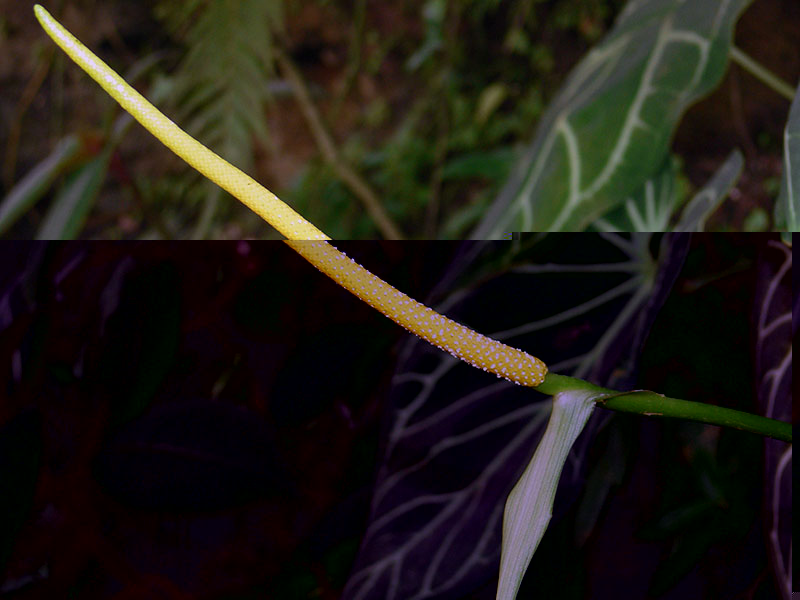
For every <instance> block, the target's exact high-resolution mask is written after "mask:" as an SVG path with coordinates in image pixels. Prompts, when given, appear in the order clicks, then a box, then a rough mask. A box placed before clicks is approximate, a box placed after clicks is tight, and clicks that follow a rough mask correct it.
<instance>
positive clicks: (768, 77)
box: [731, 46, 794, 102]
mask: <svg viewBox="0 0 800 600" xmlns="http://www.w3.org/2000/svg"><path fill="white" fill-rule="evenodd" d="M731 60H733V62H735V63H736V64H737V65H739V66H740V67H742V68H743V69H744V70H745V71H747V72H748V73H750V74H751V75H753V76H754V77H755V78H756V79H758V80H759V81H761V83H763V84H764V85H766V86H767V87H769V88H771V89H772V90H774V91H776V92H777V93H779V94H780V95H781V96H783V97H784V98H788V99H789V102H791V101H792V100H794V89H793V88H792V86H791V85H789V84H788V83H786V82H785V81H784V80H783V79H781V78H780V77H778V76H777V75H775V74H774V73H773V72H772V71H770V70H769V69H767V68H766V67H765V66H763V65H761V64H759V63H757V62H756V61H754V60H753V59H752V58H750V57H749V56H748V55H747V54H745V53H744V52H742V51H741V50H740V49H739V48H737V47H736V46H731Z"/></svg>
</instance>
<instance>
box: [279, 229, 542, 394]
mask: <svg viewBox="0 0 800 600" xmlns="http://www.w3.org/2000/svg"><path fill="white" fill-rule="evenodd" d="M286 243H287V244H289V246H291V247H292V248H293V249H294V250H295V251H296V252H298V253H299V254H300V255H301V256H303V257H304V258H305V259H306V260H308V261H309V262H310V263H311V264H313V265H314V266H315V267H317V268H318V269H319V270H320V271H322V272H323V273H325V274H326V275H327V276H328V277H330V278H331V279H333V280H334V281H335V282H336V283H338V284H339V285H341V286H342V287H344V288H346V289H347V290H349V291H350V292H352V293H353V294H355V295H356V296H358V297H359V298H360V299H361V300H363V301H364V302H366V303H367V304H369V305H370V306H372V307H373V308H376V309H378V310H379V311H381V312H382V313H383V314H385V315H386V316H387V317H389V318H390V319H392V320H393V321H394V322H396V323H398V324H399V325H402V326H403V327H405V328H406V329H407V330H409V331H410V332H412V333H414V334H416V335H418V336H419V337H421V338H422V339H424V340H426V341H428V342H430V343H431V344H434V345H436V346H438V347H439V348H441V349H442V350H446V351H447V352H449V353H450V354H452V355H453V356H456V357H458V358H460V359H461V360H464V361H466V362H468V363H469V364H471V365H473V366H474V367H478V368H479V369H483V370H484V371H489V372H491V373H495V374H496V375H497V376H498V377H504V378H506V379H508V380H509V381H513V382H514V383H518V384H520V385H526V386H537V385H539V384H540V383H542V381H544V376H545V374H546V373H547V367H546V366H545V364H544V363H543V362H542V361H541V360H539V359H538V358H535V357H533V356H531V355H530V354H527V353H526V352H523V351H522V350H517V349H516V348H511V347H510V346H506V345H505V344H503V343H501V342H498V341H497V340H493V339H492V338H489V337H486V336H485V335H481V334H480V333H477V332H475V331H473V330H472V329H470V328H469V327H464V326H463V325H460V324H458V323H456V322H455V321H453V320H451V319H448V318H447V317H445V316H443V315H440V314H439V313H437V312H436V311H435V310H433V309H431V308H428V307H427V306H425V305H424V304H422V303H420V302H417V301H416V300H414V299H413V298H410V297H408V296H407V295H406V294H404V293H403V292H401V291H399V290H397V289H396V288H394V287H392V286H391V285H389V284H388V283H386V282H385V281H383V280H381V279H380V278H379V277H377V276H375V275H373V274H372V273H370V272H369V271H368V270H367V269H365V268H364V267H362V266H361V265H359V264H358V263H356V262H355V261H354V260H352V259H351V258H348V257H347V256H346V255H345V254H343V253H342V252H340V251H339V250H337V249H336V248H334V247H333V246H331V245H330V244H328V243H327V242H315V241H287V242H286Z"/></svg>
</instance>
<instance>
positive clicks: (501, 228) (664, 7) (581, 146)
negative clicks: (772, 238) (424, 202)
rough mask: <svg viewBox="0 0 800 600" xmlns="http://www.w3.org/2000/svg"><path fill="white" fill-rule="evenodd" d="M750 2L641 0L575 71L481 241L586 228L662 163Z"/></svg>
mask: <svg viewBox="0 0 800 600" xmlns="http://www.w3.org/2000/svg"><path fill="white" fill-rule="evenodd" d="M748 4H749V0H725V1H720V0H691V1H686V0H648V1H637V0H632V1H631V2H629V3H628V4H627V6H626V7H625V10H624V11H623V12H622V14H621V15H620V16H619V18H618V19H617V21H616V23H615V25H614V28H613V29H612V30H611V32H609V34H608V35H607V36H606V37H605V39H604V40H603V41H602V42H601V43H600V44H599V45H598V46H597V47H595V48H594V49H593V50H592V51H591V52H590V53H589V54H588V55H587V56H586V57H585V58H584V59H583V60H581V62H580V63H579V64H578V66H577V67H576V68H575V69H573V71H572V72H571V74H570V75H569V77H568V78H567V81H566V83H565V85H564V86H563V87H562V89H561V90H560V92H559V93H558V95H557V96H556V98H555V99H554V101H553V102H552V104H551V105H550V108H549V109H548V110H547V112H546V113H545V115H544V116H543V118H542V121H541V123H540V125H539V128H538V130H537V133H536V137H535V138H534V141H533V143H532V145H531V146H530V148H529V150H528V151H527V152H526V153H525V155H524V156H523V157H522V160H521V162H520V163H519V164H518V165H517V167H516V169H515V170H514V172H513V173H512V175H511V178H510V179H509V181H508V183H507V184H506V186H505V188H504V189H503V191H502V192H501V193H500V195H499V196H498V198H497V199H496V201H495V203H494V204H493V206H492V208H491V209H490V210H489V211H488V212H487V214H486V216H485V218H484V220H483V221H482V223H481V224H480V225H479V226H478V228H477V229H476V230H475V231H474V232H473V237H475V238H479V239H485V238H498V237H501V236H502V235H503V233H504V232H508V231H570V230H582V229H584V228H586V227H587V226H588V225H589V224H591V223H592V222H593V221H594V220H595V219H597V218H598V217H600V216H601V215H603V214H604V213H606V212H608V211H609V210H611V209H612V208H614V207H615V206H618V205H620V204H622V203H623V202H624V201H625V199H626V198H627V197H628V196H629V195H630V194H632V193H635V192H636V190H637V189H639V188H640V187H641V186H642V185H643V184H644V182H645V181H647V180H648V179H650V178H651V177H653V176H654V175H655V174H656V173H657V171H658V169H659V168H660V167H661V165H662V163H663V161H664V159H665V158H666V156H667V153H668V150H669V143H670V139H671V137H672V135H673V133H674V131H675V129H676V128H677V125H678V123H679V122H680V118H681V115H682V114H683V112H684V111H685V110H686V109H687V108H688V106H689V105H690V104H692V103H693V102H694V101H695V100H697V99H698V98H699V97H701V96H703V95H705V94H707V93H708V92H710V91H711V90H712V89H714V88H715V87H716V86H717V84H718V83H719V81H720V79H721V78H722V75H723V74H724V71H725V67H726V65H727V61H728V51H729V48H730V44H731V38H732V32H733V27H734V24H735V23H736V20H737V18H738V16H739V14H740V13H741V12H742V11H743V10H744V8H745V7H746V6H747V5H748Z"/></svg>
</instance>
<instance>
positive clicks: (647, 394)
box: [536, 373, 792, 443]
mask: <svg viewBox="0 0 800 600" xmlns="http://www.w3.org/2000/svg"><path fill="white" fill-rule="evenodd" d="M536 390H537V391H539V392H542V393H543V394H548V395H555V394H556V393H558V392H561V391H565V390H586V391H593V392H598V393H601V394H603V395H602V396H601V397H599V398H598V399H597V406H599V407H602V408H608V409H610V410H617V411H620V412H626V413H634V414H638V415H644V416H647V417H671V418H677V419H686V420H688V421H697V422H699V423H708V424H709V425H718V426H720V427H731V428H733V429H739V430H741V431H749V432H751V433H757V434H759V435H763V436H767V437H771V438H774V439H776V440H781V441H784V442H789V443H791V442H792V425H791V423H786V422H784V421H778V420H777V419H770V418H768V417H762V416H760V415H754V414H751V413H747V412H743V411H740V410H734V409H732V408H725V407H722V406H715V405H713V404H706V403H704V402H691V401H689V400H680V399H678V398H669V397H667V396H662V395H661V394H657V393H655V392H651V391H647V390H635V391H631V392H618V391H615V390H609V389H606V388H603V387H600V386H597V385H594V384H592V383H589V382H588V381H584V380H582V379H576V378H574V377H567V376H565V375H557V374H555V373H548V374H547V376H546V377H545V380H544V382H543V383H542V384H541V385H539V386H538V387H537V388H536Z"/></svg>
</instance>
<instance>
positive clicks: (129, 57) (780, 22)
mask: <svg viewBox="0 0 800 600" xmlns="http://www.w3.org/2000/svg"><path fill="white" fill-rule="evenodd" d="M32 4H33V2H32V1H28V0H26V1H24V2H19V1H18V0H17V1H12V0H0V6H3V5H9V10H3V11H0V12H1V13H2V14H3V15H4V16H3V17H2V18H0V39H2V40H3V44H4V46H6V47H7V48H8V52H7V53H6V56H5V58H4V59H0V60H4V61H6V63H7V64H5V65H0V78H2V81H4V85H3V92H2V111H3V114H4V118H3V124H2V127H1V128H0V145H1V146H2V149H3V152H4V155H3V163H2V188H0V191H1V192H2V194H1V195H2V196H6V195H7V194H8V193H9V191H11V190H12V189H13V188H15V185H16V187H20V186H19V185H18V184H19V182H20V180H22V179H23V177H24V176H26V174H30V173H32V172H33V169H39V171H37V172H36V177H34V178H33V179H32V181H30V182H27V181H26V183H27V184H28V186H27V187H24V189H23V192H25V194H27V195H26V196H25V197H24V199H23V201H22V202H21V203H20V208H18V209H17V210H19V211H22V212H23V213H24V216H23V217H22V218H21V219H20V220H18V221H17V222H16V223H15V224H13V226H10V225H9V226H8V227H4V225H3V218H4V216H6V215H2V214H0V234H4V235H5V236H7V237H12V238H13V237H33V236H35V235H37V234H39V235H42V232H44V233H46V234H47V235H48V236H49V237H59V236H63V237H76V236H77V237H87V238H168V239H172V238H239V237H263V236H268V237H269V236H273V237H274V236H275V235H276V234H275V233H274V232H272V231H270V230H269V228H267V227H265V226H264V225H263V223H262V222H261V221H260V220H259V219H258V218H257V217H256V216H255V215H253V214H251V213H250V212H249V211H248V210H247V209H246V208H244V207H243V206H240V205H239V203H238V202H236V201H234V200H233V199H231V198H230V197H229V196H227V194H225V193H224V192H221V191H220V190H219V189H218V188H217V187H216V186H214V185H211V184H209V183H208V182H206V181H204V180H202V178H201V177H200V176H199V175H198V174H196V173H195V172H194V171H192V170H191V169H188V168H186V167H185V166H184V165H182V164H181V163H180V161H179V160H178V159H176V158H175V157H173V156H171V155H170V153H169V152H168V151H167V150H166V149H164V148H163V147H161V146H160V144H159V143H158V142H157V141H155V140H154V139H152V138H151V137H150V136H149V134H147V133H146V132H143V131H142V130H141V128H139V127H138V126H135V127H130V122H129V121H128V120H126V118H125V116H124V114H122V113H121V110H120V109H119V108H118V107H117V106H116V105H115V104H113V102H112V101H111V100H110V99H109V98H107V97H106V96H105V95H104V93H103V92H102V91H101V90H100V89H99V88H97V87H96V85H95V84H94V83H93V82H92V81H90V80H89V79H88V78H87V77H86V76H85V75H84V74H83V73H82V72H80V71H79V70H78V69H77V68H75V67H74V66H73V65H72V64H71V63H69V62H68V60H67V59H66V58H65V57H64V56H63V55H62V54H61V53H60V52H55V51H54V46H53V44H52V42H51V41H50V40H49V39H47V38H46V37H45V36H44V34H43V33H42V32H41V30H40V29H39V28H38V25H37V24H36V22H35V20H34V19H33V14H32V10H31V7H32ZM624 4H625V1H624V0H550V1H545V0H508V1H504V2H500V1H499V0H458V1H456V0H403V1H401V2H392V3H386V2H376V1H371V2H368V1H367V0H286V1H285V2H278V1H270V0H237V1H235V2H234V1H230V0H180V1H177V2H176V1H170V2H167V1H164V0H158V1H156V0H150V1H147V2H140V3H123V2H111V3H97V2H94V1H90V0H72V1H66V0H62V1H56V2H51V3H49V6H48V8H49V9H50V10H51V11H52V12H53V14H54V15H55V16H56V17H57V18H59V19H61V20H62V22H63V23H64V24H65V25H66V26H67V27H68V28H69V29H70V30H71V31H73V32H74V33H75V34H76V35H77V36H78V37H79V38H81V39H82V40H83V41H85V42H86V43H87V45H88V46H89V47H91V48H92V49H93V50H95V51H97V52H98V54H99V55H100V56H101V57H103V58H104V59H105V60H106V61H107V62H109V64H110V65H111V66H112V67H113V68H115V69H116V70H118V71H119V72H120V73H121V74H123V75H124V76H125V77H126V78H128V79H129V80H132V81H133V82H134V85H136V86H137V87H138V88H139V89H140V90H141V91H143V92H144V93H145V94H146V95H147V96H148V97H150V98H152V99H154V101H155V102H156V103H157V104H159V106H161V107H162V108H164V109H165V111H166V112H167V114H169V115H170V116H171V117H172V118H173V119H174V120H175V121H176V122H178V123H179V124H180V125H181V126H183V127H184V128H186V129H187V130H188V131H189V132H190V133H191V134H192V135H195V136H196V137H198V139H200V140H201V141H202V142H203V143H205V144H207V145H208V146H210V147H211V148H212V149H213V150H215V151H216V152H217V153H219V154H220V155H222V156H223V157H224V158H226V159H227V160H229V161H230V162H233V163H234V164H236V165H237V166H239V167H240V168H242V169H243V170H245V171H247V172H248V173H250V174H252V175H253V176H254V177H255V178H256V179H257V180H259V181H261V182H262V183H264V184H265V185H266V186H267V187H269V188H270V189H271V190H272V191H274V192H276V193H277V194H278V195H279V196H280V197H282V198H283V199H284V200H286V201H287V202H289V203H290V204H292V205H293V206H294V207H296V209H297V210H298V211H299V212H301V214H303V215H304V216H306V217H307V218H309V219H310V220H311V221H312V222H314V223H315V224H316V225H317V226H319V227H320V228H321V229H322V230H323V231H325V232H326V233H327V234H329V235H331V236H332V237H334V238H375V237H379V236H381V235H385V233H386V232H385V231H383V230H381V228H380V227H379V226H378V225H376V221H375V219H374V218H373V216H372V215H371V214H370V212H369V211H368V210H365V208H364V203H363V202H362V197H361V196H362V194H359V193H358V191H356V192H354V191H353V186H352V185H350V184H348V182H347V177H346V176H344V175H343V172H344V170H346V169H350V171H351V172H353V173H355V174H356V177H357V178H358V179H359V181H360V182H361V183H363V184H364V186H365V187H366V188H368V189H369V190H371V191H372V193H373V194H374V196H375V197H377V198H378V199H379V203H380V205H381V206H382V208H383V210H384V211H385V213H386V216H387V219H388V220H390V221H392V222H393V223H394V224H395V225H396V227H397V228H398V229H399V230H400V231H401V232H402V233H403V235H405V236H407V237H412V238H461V237H464V236H465V235H467V234H468V232H469V231H470V230H471V229H472V228H473V227H474V225H475V224H476V223H477V221H478V219H479V217H480V216H481V215H482V214H483V213H484V212H485V210H486V209H487V207H488V206H489V204H490V202H491V200H492V199H493V198H494V197H495V196H496V194H497V192H498V190H499V189H500V187H501V185H502V183H503V182H504V181H505V179H506V177H507V175H508V173H509V170H510V168H511V166H512V165H513V164H514V158H515V156H516V155H517V153H518V152H519V150H520V149H521V146H522V145H523V144H525V143H527V142H529V141H530V139H531V137H532V135H533V132H534V130H535V126H536V124H537V121H538V119H539V117H540V116H541V114H542V112H543V110H544V108H545V107H546V106H547V105H548V103H549V101H550V100H551V98H552V97H553V96H554V95H555V93H556V91H557V90H558V88H559V86H560V84H561V83H562V82H563V80H564V78H565V77H566V75H567V73H568V72H569V70H570V69H571V68H572V67H573V66H574V65H575V64H576V63H577V61H578V60H579V59H580V58H581V57H582V56H583V55H585V54H586V52H587V51H588V50H589V48H591V46H592V45H593V44H594V43H595V42H597V41H598V40H599V39H600V37H601V36H602V35H603V34H604V33H606V32H607V31H608V29H609V28H610V26H611V25H612V23H613V21H614V18H615V17H616V15H617V14H618V13H619V11H620V10H621V8H622V7H623V6H624ZM788 5H789V3H788V2H784V1H783V0H762V1H761V2H757V3H754V5H753V7H751V9H749V10H748V11H747V12H746V13H745V15H744V16H743V17H742V19H741V22H740V26H739V28H738V30H737V43H738V44H740V45H743V46H744V47H745V49H746V50H748V51H750V52H752V54H753V55H754V56H755V57H756V58H758V59H759V60H761V62H763V63H764V64H766V65H767V66H768V67H769V68H771V69H774V70H775V72H776V73H777V74H778V75H779V76H784V77H787V78H789V80H792V76H793V73H794V72H795V71H797V70H798V69H800V65H798V63H799V62H800V60H798V59H797V57H796V56H795V55H796V53H795V55H792V53H791V52H787V51H786V49H785V44H784V43H783V42H782V41H781V40H783V39H784V37H782V35H781V32H783V31H786V32H788V31H790V28H791V26H792V22H793V21H792V18H794V22H795V24H798V23H800V14H796V13H798V11H797V10H796V9H795V10H791V9H786V8H785V7H786V6H788ZM3 7H4V8H5V6H3ZM11 7H13V8H11ZM772 13H776V15H775V16H774V17H770V16H769V15H771V14H772ZM787 15H788V18H787ZM792 15H794V17H792ZM776 19H777V22H776ZM767 30H769V33H770V36H771V37H769V38H766V37H763V36H764V35H765V31H767ZM739 33H741V37H743V38H744V39H743V40H739V39H738V38H739V37H740V35H739ZM759 35H760V36H762V38H763V39H764V40H766V39H769V40H770V41H769V44H766V43H765V42H763V41H762V42H754V43H750V44H749V45H748V42H747V40H751V41H752V40H757V39H759V37H758V36H759ZM786 38H787V39H789V36H788V33H787V36H786ZM282 56H283V57H284V59H285V60H283V61H282V60H281V59H280V58H281V57H282ZM287 65H288V66H287ZM293 67H294V68H295V69H296V72H297V73H299V75H300V77H301V78H302V80H303V84H302V85H303V87H304V90H305V92H307V98H308V102H305V103H304V102H303V101H302V100H301V99H300V95H302V94H298V89H297V85H296V83H294V82H293V80H292V78H291V77H290V76H289V72H288V71H287V69H291V68H293ZM731 71H734V72H733V73H729V76H728V79H727V80H726V81H725V82H723V84H722V85H721V86H720V88H719V90H718V91H717V92H716V93H715V94H714V95H713V96H712V97H711V98H709V99H708V100H707V101H704V102H702V103H700V105H698V106H697V107H695V109H693V111H690V113H689V114H688V115H687V118H686V120H685V121H686V124H685V126H683V127H682V129H681V130H679V132H678V135H677V136H676V146H675V151H676V153H677V154H678V155H679V157H682V158H683V159H684V161H683V162H684V163H685V164H686V168H685V170H684V174H683V175H682V176H685V177H686V179H687V180H688V181H687V186H688V188H689V189H696V188H698V187H700V186H701V185H702V184H703V183H704V182H705V181H706V180H707V179H708V178H709V175H710V174H711V173H713V172H714V171H715V169H716V168H717V167H718V166H719V165H720V164H721V163H722V162H723V160H724V158H725V155H727V152H728V148H729V147H730V146H731V145H738V146H740V147H742V148H743V149H744V151H745V154H746V156H747V159H748V160H747V163H748V166H747V170H746V172H745V173H744V174H743V175H742V177H741V179H740V180H739V182H738V184H737V188H736V189H735V190H734V191H733V192H732V194H731V197H732V198H734V199H736V200H737V202H736V203H735V205H734V206H733V207H728V208H726V209H725V214H722V215H720V217H719V220H718V222H717V225H716V228H720V227H722V226H723V225H722V224H723V223H724V224H725V225H724V226H725V227H730V226H733V227H735V228H737V229H753V230H762V229H766V228H768V227H770V226H771V223H770V218H769V216H768V212H769V211H771V207H772V204H773V201H774V198H775V197H776V195H777V193H778V186H779V184H780V172H781V170H780V160H781V159H780V156H781V149H780V137H781V132H782V128H783V126H784V124H785V119H786V113H787V111H788V103H787V102H786V101H785V99H782V98H780V97H777V96H776V95H775V94H774V93H772V92H771V91H770V90H764V89H761V87H763V86H761V84H759V83H758V82H757V81H756V80H755V79H753V78H752V77H751V76H749V75H748V74H746V73H744V72H739V71H736V67H734V68H733V69H731ZM751 88H752V89H751ZM773 96H774V97H773ZM765 97H766V98H767V99H766V100H765ZM709 103H710V104H709ZM308 110H312V111H315V112H316V115H317V117H318V123H319V127H317V128H316V129H315V128H314V127H311V128H310V127H309V121H308V116H307V111H308ZM693 112H694V113H696V114H694V115H693ZM698 124H702V126H698ZM731 124H733V127H732V126H731ZM71 132H77V136H78V143H74V140H72V138H69V135H68V134H70V133H71ZM731 139H732V140H733V141H732V142H731V141H730V140H731ZM64 140H69V141H72V142H73V143H72V145H67V146H68V147H67V149H66V150H65V149H64V144H62V145H61V146H59V142H64ZM326 140H327V141H326ZM326 144H327V147H328V151H327V153H326V148H325V147H326ZM53 148H56V149H57V150H52V149H53ZM59 149H60V151H59ZM48 155H49V156H48ZM43 157H48V158H47V159H45V160H44V161H43ZM751 159H754V160H751ZM47 160H49V162H47ZM44 163H46V164H45V165H44V166H42V165H43V164H44ZM102 175H105V177H104V178H103V177H102ZM51 184H54V187H51ZM52 189H54V190H55V191H52V192H51V190H52ZM15 191H16V190H15ZM48 194H49V195H48ZM42 197H43V198H44V201H43V202H41V203H37V200H38V199H39V198H42ZM721 212H723V211H721ZM65 213H66V214H73V215H75V214H77V217H76V218H75V219H73V221H74V222H71V223H68V224H67V225H65V226H64V227H63V228H61V229H59V228H58V227H56V228H55V229H54V228H53V226H51V227H50V228H49V229H46V228H44V227H43V225H44V224H47V223H56V224H59V223H61V221H63V220H64V219H63V217H59V215H63V214H65ZM709 228H710V229H714V228H715V225H714V222H713V221H712V222H711V223H710V224H709Z"/></svg>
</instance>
